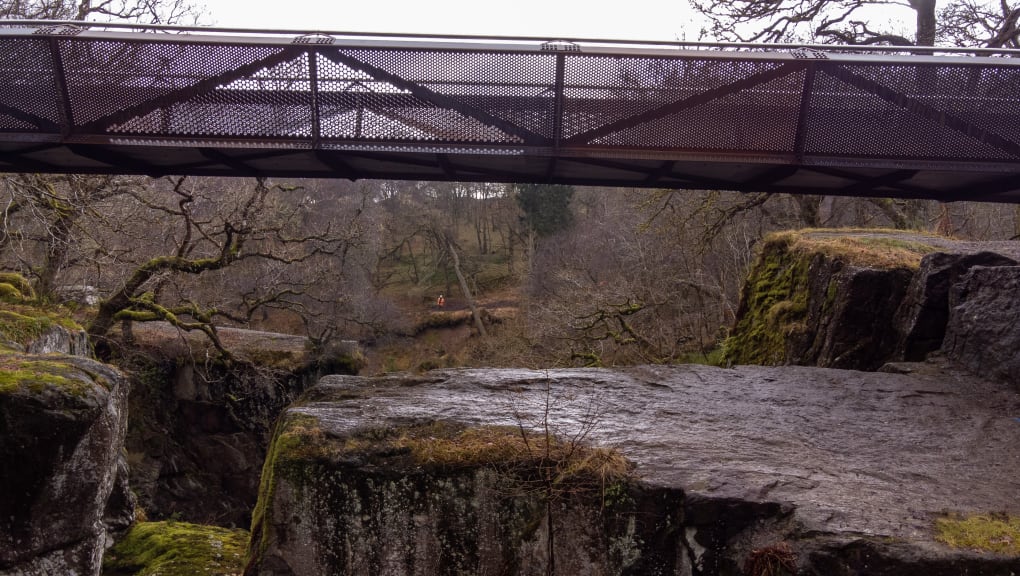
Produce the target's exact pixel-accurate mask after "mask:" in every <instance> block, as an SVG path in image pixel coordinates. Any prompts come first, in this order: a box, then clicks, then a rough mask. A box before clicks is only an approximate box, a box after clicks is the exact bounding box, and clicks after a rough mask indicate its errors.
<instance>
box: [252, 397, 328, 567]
mask: <svg viewBox="0 0 1020 576" xmlns="http://www.w3.org/2000/svg"><path fill="white" fill-rule="evenodd" d="M323 443H324V436H323V434H322V429H321V428H320V427H319V419H318V418H316V417H314V416H311V415H308V414H302V413H299V412H294V411H288V412H285V413H284V414H283V416H282V417H281V418H280V419H279V420H278V421H277V423H276V428H275V430H274V432H273V440H272V441H271V442H270V444H269V451H268V452H267V454H266V459H265V461H264V462H263V464H262V476H261V478H260V479H259V497H258V501H256V503H255V509H254V510H252V515H251V540H250V541H249V543H248V546H247V548H246V550H245V563H246V564H251V563H252V562H255V561H257V560H258V559H261V558H262V555H263V554H265V551H266V546H268V543H269V541H270V540H271V539H272V532H273V525H272V522H269V521H268V519H267V518H266V513H267V511H269V510H271V509H272V507H273V497H274V495H275V494H276V482H277V476H278V475H281V474H286V475H287V476H289V477H293V476H295V475H301V474H302V473H307V472H308V471H307V462H302V460H303V459H304V458H306V457H308V456H317V455H322V453H323V452H322V444H323Z"/></svg>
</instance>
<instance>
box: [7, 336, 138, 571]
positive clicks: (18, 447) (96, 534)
mask: <svg viewBox="0 0 1020 576" xmlns="http://www.w3.org/2000/svg"><path fill="white" fill-rule="evenodd" d="M0 363H2V364H3V372H2V374H0V462H3V465H2V466H0V494H3V497H2V498H0V574H11V575H14V574H17V575H29V576H34V575H50V574H62V575H63V574H67V575H79V576H85V575H89V576H92V575H98V574H99V570H100V562H101V559H102V554H103V550H104V549H105V548H106V545H107V536H108V531H109V530H110V529H117V528H123V527H124V526H125V525H126V524H130V522H131V521H133V518H134V501H133V499H132V497H131V496H130V492H128V491H127V486H126V474H125V473H126V469H125V468H124V466H123V462H122V460H121V449H122V447H123V440H124V432H125V430H126V424H127V395H128V385H127V382H126V380H125V379H124V377H123V376H122V375H121V374H120V373H119V372H118V371H116V370H115V369H113V368H111V367H109V366H107V365H104V364H100V363H98V362H95V361H92V360H89V359H86V358H80V357H71V356H56V355H45V356H41V355H30V354H21V353H13V352H7V353H4V354H3V355H2V356H0ZM111 495H114V497H112V498H111Z"/></svg>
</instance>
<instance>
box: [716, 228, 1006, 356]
mask: <svg viewBox="0 0 1020 576" xmlns="http://www.w3.org/2000/svg"><path fill="white" fill-rule="evenodd" d="M1018 258H1020V243H1016V242H998V243H981V242H959V241H952V240H948V239H945V238H938V237H932V236H923V235H918V234H910V233H900V232H874V231H869V232H854V233H845V232H790V233H782V234H777V235H773V236H771V237H769V238H768V239H767V240H766V242H765V244H764V246H763V248H762V251H761V254H760V255H759V258H758V260H757V261H756V263H755V265H754V267H753V269H752V271H751V273H750V275H749V277H748V280H747V282H746V284H745V287H744V290H743V293H742V296H741V303H740V307H739V310H738V312H737V320H736V323H735V326H734V329H733V332H732V335H731V337H730V338H729V339H728V340H727V343H726V359H727V361H728V362H730V363H733V364H765V365H783V364H797V365H805V366H822V367H829V368H843V369H855V370H877V369H878V368H880V367H881V366H882V365H884V364H886V363H887V362H898V361H911V362H913V361H921V360H924V359H925V357H926V356H927V355H928V354H930V353H932V352H938V351H939V350H940V349H942V347H943V341H944V340H946V333H947V326H948V325H949V324H950V317H951V316H952V315H954V314H956V312H954V311H955V310H957V309H959V311H960V312H962V308H960V306H961V304H962V299H963V296H959V297H958V298H957V300H952V299H951V293H953V292H954V290H955V291H956V294H958V295H963V294H970V293H972V292H973V293H976V292H975V290H969V291H968V290H967V289H963V288H960V287H958V285H959V284H960V282H963V281H964V279H966V278H969V276H968V273H969V271H970V270H971V269H973V268H975V267H986V268H990V269H991V270H990V271H988V272H985V273H984V274H985V276H982V279H983V280H982V281H983V282H985V283H986V284H987V283H988V280H987V278H989V277H990V276H993V275H996V274H998V272H999V271H1007V270H1008V269H1009V267H1012V266H1015V265H1016V262H1017V259H1018ZM984 292H985V293H987V292H988V289H985V291H984ZM975 298H977V299H978V300H980V302H981V303H980V304H977V303H976V301H975V303H972V304H971V305H970V306H969V308H970V309H972V310H973V309H974V308H975V307H976V306H981V307H982V310H983V313H984V314H987V315H988V316H989V317H999V318H1003V319H1006V320H1007V321H1008V319H1010V318H1015V317H1016V312H1015V311H1011V310H1010V309H1009V308H1008V301H1007V300H1001V301H997V302H992V301H991V300H990V299H989V298H988V297H987V296H980V297H977V296H975ZM972 315H973V314H972ZM953 326H954V330H959V329H963V327H962V325H960V324H959V322H957V323H954V324H953ZM974 327H975V326H972V327H971V328H968V329H967V330H968V334H969V336H968V337H966V338H963V339H961V338H957V337H954V341H955V340H959V341H960V342H963V341H967V342H969V344H967V345H966V346H965V348H968V349H973V350H977V349H980V348H984V347H987V346H992V347H995V346H997V343H996V342H994V341H993V340H996V338H997V337H993V336H992V334H991V332H990V331H987V330H985V331H983V332H982V334H983V336H979V334H978V333H977V332H975V330H974V329H973V328H974ZM1000 332H1001V330H1000ZM981 338H986V341H985V342H984V343H983V344H979V343H978V342H979V341H980V340H981ZM956 348H957V347H955V346H954V347H951V349H950V352H952V350H955V349H956ZM961 350H962V348H961ZM964 365H968V366H971V367H977V366H979V365H980V361H975V362H964ZM1001 365H1002V366H1007V365H1009V362H1008V361H1004V363H1002V364H1001Z"/></svg>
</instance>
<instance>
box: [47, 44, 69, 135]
mask: <svg viewBox="0 0 1020 576" xmlns="http://www.w3.org/2000/svg"><path fill="white" fill-rule="evenodd" d="M49 46H50V57H51V58H52V59H53V81H54V83H55V84H56V87H57V98H58V99H59V102H60V106H59V108H60V124H61V125H60V135H61V136H62V137H64V138H66V137H68V136H69V135H70V134H71V133H73V132H74V108H73V107H72V106H71V94H70V92H69V91H68V89H67V74H66V73H65V71H64V57H63V55H62V54H61V53H60V42H59V41H58V39H57V38H56V37H53V36H51V37H50V38H49Z"/></svg>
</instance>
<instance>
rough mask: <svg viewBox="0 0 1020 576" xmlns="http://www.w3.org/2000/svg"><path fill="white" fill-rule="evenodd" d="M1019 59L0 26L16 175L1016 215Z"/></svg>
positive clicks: (4, 115) (1, 134)
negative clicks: (805, 199) (784, 196)
mask: <svg viewBox="0 0 1020 576" xmlns="http://www.w3.org/2000/svg"><path fill="white" fill-rule="evenodd" d="M1017 56H1018V53H1017V52H1011V51H1008V50H970V51H953V50H944V49H938V53H933V49H931V48H925V49H920V51H915V52H914V53H909V52H907V51H905V49H903V48H869V49H867V50H862V49H853V48H847V47H832V46H825V47H818V46H815V47H794V46H774V45H773V46H761V45H722V44H711V45H701V44H682V43H641V42H616V41H604V40H555V41H541V40H540V39H535V38H483V37H450V36H424V35H388V34H350V33H333V34H320V33H314V34H300V33H294V32H274V31H250V30H233V31H227V30H212V29H202V28H169V27H146V28H140V27H130V26H117V25H85V24H83V23H57V22H28V21H0V171H5V172H25V171H31V172H55V173H123V174H147V175H152V176H160V175H167V174H193V175H212V176H285V177H326V178H330V177H341V178H348V179H360V178H373V179H414V180H459V181H486V182H549V183H565V184H580V185H603V186H622V187H658V188H673V189H727V190H739V191H775V192H792V193H803V194H838V195H853V196H895V197H905V198H936V199H940V200H947V201H951V200H978V201H1003V202H1020V59H1018V58H1017Z"/></svg>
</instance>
